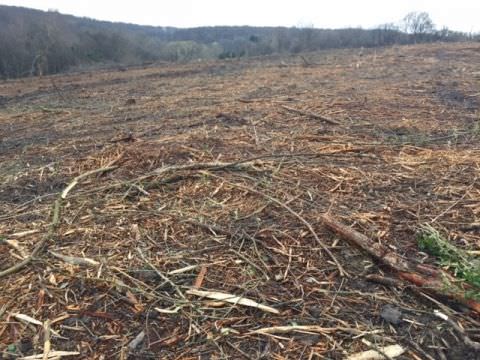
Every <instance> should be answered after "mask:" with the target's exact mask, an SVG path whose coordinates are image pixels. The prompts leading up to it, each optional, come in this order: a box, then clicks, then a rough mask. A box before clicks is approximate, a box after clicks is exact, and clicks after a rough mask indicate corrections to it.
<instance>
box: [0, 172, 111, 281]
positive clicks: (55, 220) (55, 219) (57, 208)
mask: <svg viewBox="0 0 480 360" xmlns="http://www.w3.org/2000/svg"><path fill="white" fill-rule="evenodd" d="M116 168H117V167H116V166H112V167H107V168H101V169H96V170H92V171H88V172H86V173H84V174H82V175H79V176H77V177H76V178H74V179H73V181H72V182H71V183H70V184H69V185H68V186H67V187H66V188H65V189H64V190H63V191H62V192H61V194H60V196H59V197H58V198H57V200H55V202H54V204H53V215H52V222H51V223H50V227H49V230H48V232H47V234H46V235H45V236H44V237H43V238H42V240H40V242H39V243H38V244H37V246H36V247H35V248H34V249H33V251H32V253H31V254H30V256H28V257H27V258H25V259H24V260H22V261H21V262H19V263H18V264H15V265H13V266H12V267H10V268H8V269H6V270H3V271H2V272H0V279H1V278H3V277H5V276H8V275H11V274H14V273H16V272H17V271H20V270H21V269H23V268H24V267H25V266H27V265H28V264H30V263H31V262H32V260H33V259H34V258H35V257H36V256H37V255H39V254H40V253H41V252H42V251H43V249H44V247H45V245H46V244H47V242H48V241H50V240H53V238H54V236H55V232H56V230H57V227H58V225H59V223H60V212H61V209H62V205H63V200H65V199H66V197H67V195H68V193H69V192H70V190H72V189H73V188H74V187H75V185H77V184H78V182H79V181H80V180H82V179H84V178H86V177H87V176H90V175H94V174H98V173H103V172H106V171H111V170H114V169H116Z"/></svg>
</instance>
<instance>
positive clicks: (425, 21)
mask: <svg viewBox="0 0 480 360" xmlns="http://www.w3.org/2000/svg"><path fill="white" fill-rule="evenodd" d="M403 27H404V31H405V32H406V33H408V34H412V35H413V39H414V41H415V42H417V40H419V39H420V38H422V37H424V35H426V34H432V33H433V32H434V31H435V25H434V24H433V21H432V19H431V18H430V15H428V13H426V12H411V13H408V14H407V15H406V16H405V17H404V18H403Z"/></svg>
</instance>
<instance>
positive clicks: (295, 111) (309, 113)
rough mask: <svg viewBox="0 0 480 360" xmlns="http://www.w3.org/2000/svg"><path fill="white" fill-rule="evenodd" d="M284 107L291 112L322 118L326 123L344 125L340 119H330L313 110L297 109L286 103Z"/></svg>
mask: <svg viewBox="0 0 480 360" xmlns="http://www.w3.org/2000/svg"><path fill="white" fill-rule="evenodd" d="M282 108H283V109H285V110H288V111H290V112H293V113H296V114H299V115H302V116H308V117H310V118H312V119H317V120H322V121H324V122H326V123H329V124H331V125H342V124H341V123H339V122H338V121H335V120H332V119H330V118H328V117H326V116H324V115H320V114H316V113H313V112H311V111H304V110H299V109H295V108H292V107H290V106H286V105H282Z"/></svg>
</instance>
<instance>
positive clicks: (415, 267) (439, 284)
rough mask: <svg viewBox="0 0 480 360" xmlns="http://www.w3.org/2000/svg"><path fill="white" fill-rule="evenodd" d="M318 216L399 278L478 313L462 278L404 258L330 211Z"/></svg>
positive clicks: (478, 304)
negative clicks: (334, 215)
mask: <svg viewBox="0 0 480 360" xmlns="http://www.w3.org/2000/svg"><path fill="white" fill-rule="evenodd" d="M321 219H322V221H323V223H324V225H325V226H326V227H328V228H329V229H330V230H332V231H334V232H335V233H337V234H338V235H340V236H341V237H342V238H344V239H345V240H347V241H348V242H350V243H351V244H352V245H354V246H356V247H358V248H360V249H361V250H363V251H364V252H366V253H367V254H369V255H370V256H371V257H373V258H374V259H375V260H377V261H379V262H380V263H382V264H384V265H387V266H388V267H390V268H391V269H392V270H394V271H396V272H397V274H398V276H399V277H400V278H401V279H402V280H405V281H408V282H410V283H412V284H414V285H416V286H417V287H419V288H420V289H421V290H423V291H425V292H428V293H430V294H432V295H440V296H445V297H447V298H449V299H452V300H455V301H458V302H460V303H462V304H464V305H466V306H467V307H469V308H470V309H472V310H474V311H475V312H477V313H479V314H480V303H479V302H477V301H475V300H473V299H471V298H469V297H468V294H467V291H468V290H471V289H472V287H471V286H469V285H468V284H466V283H464V282H462V283H460V282H459V281H458V279H456V278H455V277H453V276H452V275H451V274H450V273H448V272H446V271H444V270H442V269H437V268H434V267H431V266H427V265H424V264H417V263H415V262H412V261H409V260H406V259H404V258H402V257H401V256H400V255H398V254H397V253H395V252H394V251H392V250H390V249H389V248H388V247H386V246H385V245H382V244H380V243H377V242H375V241H373V240H372V239H370V238H369V237H367V236H365V235H363V234H361V233H359V232H358V231H356V230H354V229H352V228H351V227H349V226H347V225H345V224H342V223H341V222H339V221H338V220H336V219H334V218H333V217H331V216H329V215H326V214H324V215H322V216H321ZM449 284H455V286H448V285H449ZM446 285H447V286H446Z"/></svg>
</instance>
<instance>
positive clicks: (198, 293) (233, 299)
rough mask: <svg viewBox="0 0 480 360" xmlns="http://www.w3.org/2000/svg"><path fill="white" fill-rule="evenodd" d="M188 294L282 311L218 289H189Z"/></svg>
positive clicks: (268, 310) (278, 312) (271, 310)
mask: <svg viewBox="0 0 480 360" xmlns="http://www.w3.org/2000/svg"><path fill="white" fill-rule="evenodd" d="M187 294H188V295H195V296H200V297H205V298H208V299H213V300H221V301H225V302H228V303H231V304H235V305H243V306H248V307H253V308H257V309H259V310H262V311H265V312H269V313H272V314H280V311H278V310H277V309H274V308H272V307H270V306H267V305H262V304H259V303H258V302H256V301H254V300H251V299H247V298H244V297H241V296H236V295H232V294H228V293H221V292H216V291H201V290H196V289H191V290H188V291H187Z"/></svg>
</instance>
